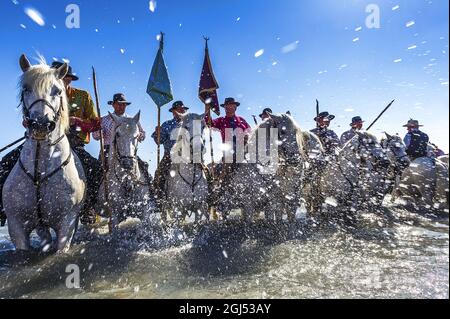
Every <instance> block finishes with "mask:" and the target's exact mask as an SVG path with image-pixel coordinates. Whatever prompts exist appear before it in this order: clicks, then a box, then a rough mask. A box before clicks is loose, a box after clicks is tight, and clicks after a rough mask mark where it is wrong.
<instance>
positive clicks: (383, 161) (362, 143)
mask: <svg viewBox="0 0 450 319" xmlns="http://www.w3.org/2000/svg"><path fill="white" fill-rule="evenodd" d="M348 147H350V149H351V150H352V151H353V152H354V153H356V158H357V159H359V160H362V161H364V162H370V163H372V164H373V165H374V166H379V167H382V168H387V167H389V165H390V161H389V159H388V157H387V155H386V151H385V150H384V149H383V148H382V147H381V144H380V143H379V142H378V139H377V138H376V137H375V136H374V135H372V134H370V133H368V132H357V134H356V135H355V136H354V137H353V138H352V139H351V140H350V141H349V142H348V144H346V146H345V148H348Z"/></svg>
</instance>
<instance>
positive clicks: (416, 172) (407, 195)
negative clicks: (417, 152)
mask: <svg viewBox="0 0 450 319" xmlns="http://www.w3.org/2000/svg"><path fill="white" fill-rule="evenodd" d="M446 163H447V164H446ZM448 182H449V174H448V156H443V157H440V158H438V159H434V158H430V157H421V158H418V159H416V160H414V161H413V162H412V163H411V165H410V166H409V167H408V168H407V169H405V170H404V171H403V174H402V177H401V181H400V184H399V185H398V187H397V188H396V192H395V195H396V197H400V198H402V199H403V200H406V201H408V200H412V201H413V202H414V203H415V204H417V205H418V206H419V207H425V208H427V209H429V210H438V211H439V210H447V211H448V208H449V186H448Z"/></svg>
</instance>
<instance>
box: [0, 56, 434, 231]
mask: <svg viewBox="0 0 450 319" xmlns="http://www.w3.org/2000/svg"><path fill="white" fill-rule="evenodd" d="M62 65H63V63H61V62H54V63H53V64H52V66H51V67H52V68H55V69H57V68H59V67H61V66H62ZM77 80H78V77H77V76H76V75H75V74H74V73H73V72H72V68H71V67H69V70H68V73H67V75H66V76H65V77H64V79H63V82H64V85H65V90H66V94H67V98H68V103H69V108H70V131H69V133H68V138H69V142H70V145H71V147H72V150H73V151H74V152H75V153H76V155H77V156H78V157H79V159H80V160H81V163H82V165H83V169H84V171H85V174H86V177H87V192H86V194H87V200H86V203H85V208H84V210H83V213H82V216H81V222H82V223H84V224H92V223H94V222H95V219H96V213H95V211H94V207H95V204H96V200H97V197H98V196H97V195H98V189H99V187H100V185H101V182H102V166H101V162H100V160H99V159H97V158H94V157H93V156H91V155H90V154H89V153H88V152H87V151H86V150H85V146H86V145H87V144H89V143H90V141H91V139H90V134H91V133H92V137H93V138H94V139H95V140H100V136H101V135H100V130H102V131H103V138H104V148H105V149H104V150H103V151H104V154H106V155H107V154H108V153H109V152H108V151H109V148H110V147H111V143H112V141H113V138H114V137H113V136H112V132H113V129H114V121H113V119H112V117H111V116H104V117H102V118H99V117H98V115H97V112H96V110H95V107H94V102H93V100H92V98H91V96H90V94H89V93H88V92H87V91H85V90H81V89H78V88H74V87H73V86H72V82H73V81H77ZM108 104H109V105H111V106H112V107H113V109H114V112H113V114H114V115H116V116H118V117H127V114H126V112H125V111H126V107H127V106H128V105H130V104H131V102H128V101H127V99H126V98H125V95H124V94H122V93H117V94H115V95H114V97H113V100H112V101H109V102H108ZM239 106H240V103H239V102H238V101H236V100H235V99H234V98H231V97H229V98H226V99H225V102H224V103H223V104H221V107H223V108H224V109H225V116H224V117H219V118H217V119H212V117H211V114H210V108H211V106H210V105H209V104H207V103H205V116H204V121H205V123H206V124H207V125H208V126H209V127H210V128H212V129H213V130H216V131H219V132H220V133H221V137H222V142H223V143H224V144H226V143H230V142H231V145H230V147H229V151H230V152H231V154H232V156H230V157H227V156H224V157H223V160H222V163H221V164H219V165H217V166H216V170H217V173H218V174H217V176H220V178H219V180H220V182H221V183H220V184H222V183H225V182H226V180H227V176H230V175H231V174H230V173H231V172H233V171H234V169H235V168H236V164H237V163H238V161H237V155H236V154H237V144H238V140H243V141H244V145H245V144H246V143H247V140H248V137H249V135H250V133H251V127H250V125H249V124H248V123H247V121H246V120H245V119H244V118H242V117H240V116H238V115H237V114H236V113H237V109H238V107H239ZM188 110H189V108H188V107H186V106H185V105H184V103H183V102H182V101H177V102H175V103H173V105H172V107H171V108H170V109H169V112H171V113H172V114H173V118H172V119H171V120H169V121H166V122H164V123H163V124H162V125H161V127H157V128H156V129H155V132H154V133H153V134H152V138H153V139H154V141H155V143H160V144H162V145H163V146H164V156H163V158H162V160H161V162H160V163H159V166H158V170H157V172H156V174H155V175H156V176H157V178H155V184H154V186H155V190H156V195H157V197H158V198H161V196H162V195H163V194H164V191H165V185H166V179H167V176H168V175H169V171H170V167H171V150H172V148H173V146H174V144H175V142H176V141H175V139H173V138H172V136H171V133H172V131H173V130H175V129H177V128H180V123H181V119H182V115H183V114H185V113H186V112H187V111H188ZM272 114H273V112H272V110H271V109H270V108H266V109H264V110H263V112H262V113H261V114H260V115H259V117H260V118H261V119H262V120H263V121H265V120H267V119H269V118H270V117H271V115H272ZM334 119H335V116H334V115H332V114H330V113H329V112H322V113H319V114H318V115H317V116H316V117H315V118H314V121H315V122H316V123H317V127H316V128H315V129H313V130H311V133H314V134H315V135H317V137H318V138H319V139H320V141H321V142H322V144H323V147H324V150H325V154H326V155H333V154H335V152H336V150H337V149H339V148H340V147H342V146H343V145H345V144H346V143H347V142H348V141H349V140H351V139H352V138H353V137H354V136H355V135H356V134H357V132H358V131H360V130H362V128H363V123H364V121H363V120H362V118H361V117H360V116H356V117H354V118H353V119H352V122H351V124H350V126H351V129H350V130H348V131H346V132H345V133H343V134H342V136H341V138H339V137H338V136H337V134H336V133H335V132H334V131H333V130H332V129H330V128H329V127H330V124H331V122H332V121H333V120H334ZM23 125H24V127H27V125H28V123H26V121H24V122H23ZM421 126H422V125H419V122H418V121H417V120H412V119H411V120H410V121H408V123H407V124H406V125H405V126H404V127H406V128H407V129H408V133H407V134H406V136H405V138H404V142H405V144H406V147H407V154H408V155H409V156H410V157H411V159H413V160H414V159H416V158H419V157H425V156H427V151H428V145H429V137H428V135H427V134H425V133H423V132H422V131H421V130H420V129H419V128H420V127H421ZM158 131H159V132H158ZM158 136H159V137H160V138H159V142H158ZM145 137H146V133H145V131H144V129H143V128H142V126H141V125H140V124H139V138H138V139H139V141H140V142H142V141H144V140H145ZM21 149H22V146H19V147H17V148H16V149H14V150H13V151H11V152H10V153H8V154H7V155H6V156H4V157H3V158H2V161H1V163H0V165H1V166H0V194H1V191H2V188H3V184H4V183H5V181H6V178H7V177H8V175H9V173H10V172H11V170H12V169H13V167H14V166H15V164H16V163H17V161H18V159H19V156H20V152H21ZM436 149H437V148H436ZM437 151H440V150H439V149H437ZM437 151H436V152H437ZM441 152H442V151H441ZM229 158H232V160H227V159H229ZM138 161H139V167H140V169H141V170H142V171H143V172H144V174H146V180H147V181H150V180H151V177H150V175H148V164H147V163H145V162H144V161H142V160H140V159H139V158H138ZM107 163H108V162H107V161H105V164H107ZM105 169H107V167H105ZM0 221H1V223H2V226H3V225H4V223H5V217H4V214H3V206H2V196H0Z"/></svg>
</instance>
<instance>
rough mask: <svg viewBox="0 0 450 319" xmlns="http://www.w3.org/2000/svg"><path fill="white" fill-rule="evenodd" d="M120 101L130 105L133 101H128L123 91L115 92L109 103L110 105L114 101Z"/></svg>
mask: <svg viewBox="0 0 450 319" xmlns="http://www.w3.org/2000/svg"><path fill="white" fill-rule="evenodd" d="M116 102H119V103H125V104H126V105H130V104H131V102H128V101H127V99H126V97H125V95H124V94H123V93H117V94H114V96H113V100H112V101H109V102H108V104H109V105H113V104H114V103H116Z"/></svg>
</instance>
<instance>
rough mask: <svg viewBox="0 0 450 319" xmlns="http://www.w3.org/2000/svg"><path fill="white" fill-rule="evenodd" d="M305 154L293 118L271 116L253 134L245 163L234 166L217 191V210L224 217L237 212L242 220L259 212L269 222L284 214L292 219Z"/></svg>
mask: <svg viewBox="0 0 450 319" xmlns="http://www.w3.org/2000/svg"><path fill="white" fill-rule="evenodd" d="M269 153H270V155H268V154H269ZM304 155H305V154H304V149H303V135H302V131H301V129H300V127H299V126H298V125H297V124H296V122H295V121H294V119H293V118H292V117H291V116H289V115H287V114H281V115H275V114H272V115H271V117H270V118H269V119H266V120H265V121H264V122H263V123H261V124H260V125H259V126H257V127H256V129H255V130H254V131H253V132H252V134H251V136H250V138H249V142H248V155H247V162H246V163H239V164H238V165H237V168H236V169H235V171H234V172H233V173H231V174H232V175H231V177H230V178H229V182H228V183H227V184H226V185H223V188H222V189H221V190H220V192H221V194H220V196H219V200H218V207H217V208H218V211H219V212H221V213H222V214H225V215H227V213H229V212H230V211H231V210H234V209H240V210H241V211H242V214H243V218H244V220H245V221H252V220H254V218H255V217H256V216H258V215H259V214H260V213H261V212H264V213H265V217H266V218H267V219H270V220H278V221H280V220H281V219H282V218H283V216H285V215H287V217H288V218H289V219H290V220H293V219H294V218H295V212H296V209H297V207H299V205H300V197H301V192H300V190H301V181H302V174H303V163H304ZM266 156H267V158H266ZM263 159H264V160H263ZM267 159H268V160H267Z"/></svg>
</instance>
